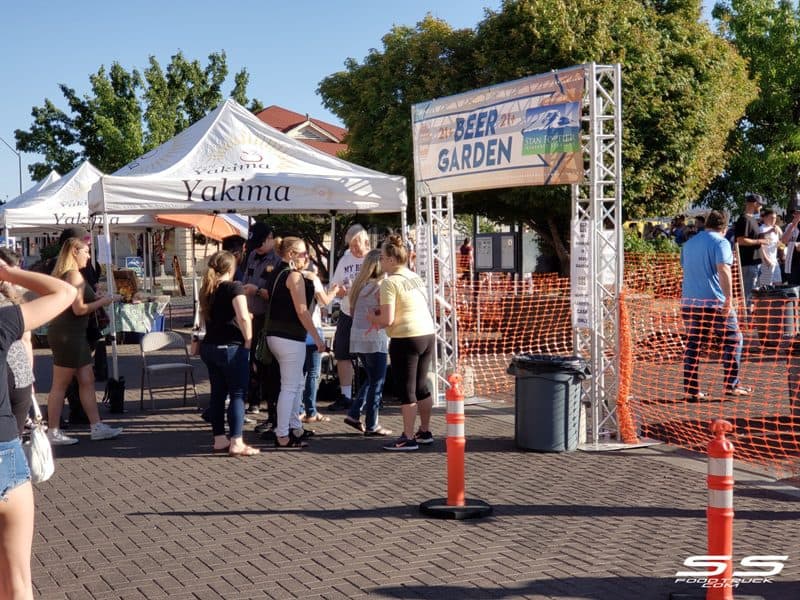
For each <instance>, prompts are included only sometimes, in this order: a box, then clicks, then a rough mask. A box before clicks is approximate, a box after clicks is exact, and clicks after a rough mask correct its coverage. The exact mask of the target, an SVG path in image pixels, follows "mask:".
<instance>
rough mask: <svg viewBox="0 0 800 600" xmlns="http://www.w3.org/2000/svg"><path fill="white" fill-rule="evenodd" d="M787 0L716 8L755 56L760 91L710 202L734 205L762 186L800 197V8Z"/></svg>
mask: <svg viewBox="0 0 800 600" xmlns="http://www.w3.org/2000/svg"><path fill="white" fill-rule="evenodd" d="M793 4H796V3H792V2H789V1H786V0H779V1H775V0H733V1H731V2H722V3H719V4H717V5H716V6H715V8H714V12H713V15H714V18H715V19H717V23H718V26H719V31H720V33H721V35H723V36H724V37H725V38H726V39H727V40H729V41H730V42H731V43H732V44H733V45H734V46H735V47H736V48H737V49H738V51H739V52H740V53H741V54H742V56H744V57H745V58H746V59H747V60H748V62H749V70H750V75H751V76H752V77H753V78H754V79H755V80H757V81H758V86H759V88H760V92H759V94H758V97H756V98H755V99H754V100H753V101H752V102H751V103H750V105H749V106H748V107H747V113H746V115H745V117H744V119H742V120H741V122H740V123H739V127H738V128H737V129H736V130H735V132H734V134H733V135H732V136H731V138H730V142H729V149H730V150H735V151H736V152H735V154H734V155H733V157H732V159H731V161H730V164H729V166H728V168H727V169H726V170H725V172H724V173H723V175H722V176H721V177H719V178H718V179H717V180H716V181H715V182H714V183H713V185H712V186H711V187H710V189H709V191H708V194H707V201H708V204H710V205H712V206H715V207H717V208H732V207H734V206H735V205H736V204H737V203H741V202H743V197H744V193H745V192H747V191H758V192H760V193H762V194H764V195H766V196H767V197H768V198H769V199H770V200H772V201H776V202H777V203H779V204H781V205H783V206H790V205H791V204H792V203H793V201H794V199H795V198H797V201H798V202H800V197H798V194H800V11H798V9H797V8H795V6H793Z"/></svg>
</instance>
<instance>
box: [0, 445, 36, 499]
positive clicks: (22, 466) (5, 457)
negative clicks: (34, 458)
mask: <svg viewBox="0 0 800 600" xmlns="http://www.w3.org/2000/svg"><path fill="white" fill-rule="evenodd" d="M30 478H31V471H30V469H29V468H28V459H27V458H25V452H23V450H22V442H20V440H19V438H17V439H15V440H11V441H10V442H0V501H5V500H6V494H8V492H10V491H11V490H13V489H14V488H15V487H19V486H21V485H22V484H23V483H25V482H26V481H30Z"/></svg>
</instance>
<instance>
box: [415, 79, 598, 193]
mask: <svg viewBox="0 0 800 600" xmlns="http://www.w3.org/2000/svg"><path fill="white" fill-rule="evenodd" d="M584 73H585V71H584V68H583V67H574V68H571V69H566V70H564V71H554V72H552V73H547V74H544V75H537V76H534V77H526V78H525V79H518V80H516V81H510V82H507V83H502V84H499V85H495V86H492V87H488V88H482V89H479V90H473V91H471V92H466V93H463V94H458V95H456V96H448V97H446V98H440V99H438V100H431V101H429V102H423V103H420V104H415V105H414V106H413V107H412V109H411V110H412V127H413V136H414V175H415V183H416V190H417V195H426V194H442V193H447V192H464V191H470V190H485V189H492V188H504V187H516V186H531V185H559V184H570V183H578V182H580V181H581V180H582V178H583V162H582V158H581V110H582V102H583V94H584V87H585V76H584Z"/></svg>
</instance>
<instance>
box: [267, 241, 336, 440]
mask: <svg viewBox="0 0 800 600" xmlns="http://www.w3.org/2000/svg"><path fill="white" fill-rule="evenodd" d="M278 254H279V255H280V257H281V259H282V262H281V264H280V265H278V267H277V268H276V269H275V270H276V271H277V273H278V275H277V276H276V278H275V283H274V284H273V287H274V290H275V293H274V294H273V295H272V297H271V300H270V313H269V322H268V323H267V324H266V325H265V328H266V335H267V344H269V349H270V351H271V352H272V355H273V356H274V357H275V359H276V360H277V361H278V367H279V368H280V372H281V391H280V394H279V396H278V409H277V412H278V423H277V426H276V428H275V447H276V448H277V449H279V450H286V449H299V448H303V447H305V446H307V444H306V442H305V441H303V439H302V437H303V425H302V423H301V422H300V416H299V413H300V412H301V409H300V407H301V405H302V400H303V395H302V394H303V387H304V386H305V377H304V375H303V365H304V364H305V360H306V334H309V335H310V336H311V339H312V340H313V341H314V343H315V344H316V346H317V351H318V352H324V351H325V342H324V341H323V340H322V338H321V337H320V335H319V332H318V331H317V328H316V327H315V326H314V321H313V320H312V318H311V309H313V303H314V295H315V294H314V284H313V282H311V281H309V280H308V279H305V278H304V277H303V274H302V270H303V269H304V268H305V267H306V265H307V264H308V251H307V250H306V245H305V243H304V242H303V240H301V239H300V238H298V237H285V238H283V239H282V240H281V242H280V246H278Z"/></svg>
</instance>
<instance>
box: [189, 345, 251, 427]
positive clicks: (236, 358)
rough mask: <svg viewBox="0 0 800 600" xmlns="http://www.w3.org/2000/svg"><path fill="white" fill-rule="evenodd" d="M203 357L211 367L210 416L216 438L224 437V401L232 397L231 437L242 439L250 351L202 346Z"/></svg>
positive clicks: (209, 376)
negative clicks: (217, 436) (218, 436)
mask: <svg viewBox="0 0 800 600" xmlns="http://www.w3.org/2000/svg"><path fill="white" fill-rule="evenodd" d="M200 358H201V359H202V360H203V362H204V363H205V365H206V367H207V368H208V381H209V383H210V384H211V399H210V401H209V405H208V413H209V418H210V420H211V429H212V431H213V432H214V435H225V398H226V397H228V396H229V397H230V399H231V401H230V404H229V405H228V428H229V429H230V432H229V433H230V437H232V438H234V437H241V436H242V428H243V427H244V400H245V396H246V394H247V386H248V382H249V379H250V350H248V349H247V348H245V347H244V346H240V345H238V344H228V345H221V346H217V345H214V344H200Z"/></svg>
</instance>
